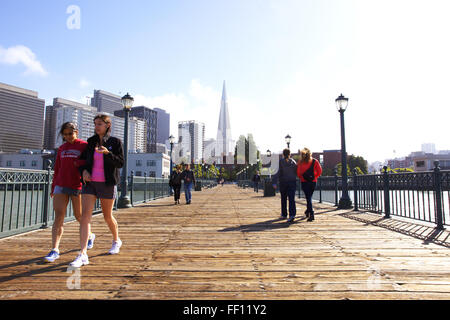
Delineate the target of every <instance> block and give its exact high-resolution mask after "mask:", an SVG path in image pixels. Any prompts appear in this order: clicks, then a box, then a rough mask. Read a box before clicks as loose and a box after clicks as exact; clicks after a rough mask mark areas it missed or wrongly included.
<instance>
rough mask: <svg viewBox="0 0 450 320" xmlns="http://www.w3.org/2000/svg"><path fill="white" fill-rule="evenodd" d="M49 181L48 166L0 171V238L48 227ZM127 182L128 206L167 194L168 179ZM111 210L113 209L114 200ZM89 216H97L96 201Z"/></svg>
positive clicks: (208, 182) (211, 183) (69, 210)
mask: <svg viewBox="0 0 450 320" xmlns="http://www.w3.org/2000/svg"><path fill="white" fill-rule="evenodd" d="M52 180H53V171H52V170H51V167H50V166H49V167H48V169H47V170H23V169H15V168H11V169H10V168H0V238H4V237H8V236H12V235H15V234H20V233H23V232H27V231H31V230H36V229H39V228H46V227H50V226H52V224H53V221H54V220H55V211H54V209H53V201H52V198H51V196H50V191H51V185H52ZM198 182H199V183H200V185H201V186H202V187H203V188H211V187H213V186H216V185H217V183H216V182H215V181H213V180H206V179H199V180H198ZM128 183H129V188H128V196H129V197H130V200H131V203H132V205H135V204H139V203H144V202H148V201H151V200H154V199H158V198H162V197H167V196H169V195H171V190H170V187H169V180H168V179H161V178H151V177H146V176H144V177H136V176H133V175H131V176H129V177H128ZM118 187H119V192H120V186H118ZM119 194H120V193H119ZM113 209H114V210H117V198H116V201H115V203H114V208H113ZM93 213H94V214H98V213H101V205H100V200H98V199H97V201H96V204H95V207H94V212H93ZM72 220H75V216H74V214H73V211H72V205H71V203H69V205H68V207H67V210H66V216H65V219H64V221H66V222H68V221H72Z"/></svg>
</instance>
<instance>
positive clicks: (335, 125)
mask: <svg viewBox="0 0 450 320" xmlns="http://www.w3.org/2000/svg"><path fill="white" fill-rule="evenodd" d="M70 5H76V6H78V7H79V8H80V13H81V15H80V29H75V30H70V29H68V27H67V25H66V22H67V20H68V19H69V17H70V16H71V14H68V13H66V10H67V8H68V7H69V6H70ZM0 6H1V10H0V82H4V83H8V84H12V85H16V86H19V87H23V88H27V89H31V90H35V91H38V92H39V96H40V97H41V98H44V99H45V100H46V103H47V104H51V101H52V99H53V98H54V97H63V98H67V99H73V100H77V101H80V102H85V101H86V98H85V97H86V96H87V95H92V93H93V89H94V88H95V89H103V90H107V91H110V92H113V93H116V94H119V93H120V94H124V93H125V92H127V91H129V92H130V94H132V95H133V96H135V98H136V103H137V104H145V105H148V106H149V107H161V108H163V109H167V110H168V111H169V112H170V113H171V122H172V123H171V127H172V128H171V129H172V133H174V134H175V135H177V130H176V123H177V121H181V120H191V119H195V120H199V121H203V122H205V124H206V135H207V137H208V138H209V137H211V138H215V135H216V130H217V122H218V114H219V108H220V95H221V90H222V82H223V81H224V80H225V81H226V84H227V92H228V98H229V108H230V116H231V118H232V121H231V127H232V128H231V129H232V132H233V136H234V138H235V139H237V138H238V137H239V135H240V134H247V133H253V135H254V137H255V140H256V143H257V145H258V146H259V148H260V149H261V150H266V149H267V148H269V149H271V150H275V151H280V150H281V149H282V148H283V147H284V136H285V135H286V134H287V133H289V134H290V135H291V136H292V137H293V141H292V143H291V146H292V147H293V149H294V150H296V149H298V148H303V147H304V146H308V147H310V148H311V149H313V150H315V151H320V150H323V149H339V148H340V138H339V117H338V113H337V111H336V109H335V106H334V99H335V98H336V97H337V96H338V95H339V94H340V93H341V92H342V93H343V94H344V95H346V96H348V97H349V98H350V104H349V108H348V111H347V112H346V127H347V149H348V152H349V153H354V154H357V155H362V156H363V157H365V158H366V159H368V160H369V161H375V160H384V159H386V158H390V157H393V156H404V155H407V154H409V152H411V151H416V150H419V149H420V145H421V144H422V143H425V142H435V143H436V147H437V148H438V149H450V145H449V143H448V133H447V130H446V129H445V126H446V125H447V121H446V119H448V117H447V116H448V115H449V113H448V111H447V110H448V106H447V104H448V98H447V95H446V91H448V80H447V74H448V71H450V63H449V62H448V56H449V53H450V49H449V45H448V44H447V42H448V41H446V40H445V39H446V38H447V31H448V30H450V29H449V27H450V24H449V23H448V22H447V19H446V12H447V13H448V12H449V5H448V4H447V2H446V1H439V0H431V1H427V2H424V1H414V0H411V1H404V0H395V1H385V0H381V1H369V0H358V1H356V0H354V1H353V0H308V1H306V0H305V1H303V0H276V1H275V0H273V1H271V0H260V1H256V0H246V1H235V0H232V1H215V0H213V1H211V0H210V1H196V0H192V1H148V0H147V1H136V0H131V1H126V2H125V1H111V0H109V1H103V0H97V1H51V0H44V1H22V0H15V1H11V0H2V2H1V5H0ZM14 59H16V60H14ZM446 117H447V118H446ZM394 150H395V152H394Z"/></svg>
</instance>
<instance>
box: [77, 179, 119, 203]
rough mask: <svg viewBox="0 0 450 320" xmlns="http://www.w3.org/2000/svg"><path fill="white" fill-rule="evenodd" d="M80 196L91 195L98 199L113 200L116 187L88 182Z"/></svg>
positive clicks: (115, 194) (115, 195)
mask: <svg viewBox="0 0 450 320" xmlns="http://www.w3.org/2000/svg"><path fill="white" fill-rule="evenodd" d="M81 194H92V195H94V196H96V197H97V198H100V199H115V198H116V197H117V186H115V185H113V186H108V185H106V184H105V183H104V182H96V181H89V182H87V183H86V184H85V185H83V189H82V190H81Z"/></svg>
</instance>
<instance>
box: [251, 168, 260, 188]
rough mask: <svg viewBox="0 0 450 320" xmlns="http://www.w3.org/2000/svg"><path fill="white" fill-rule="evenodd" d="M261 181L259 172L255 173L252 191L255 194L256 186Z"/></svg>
mask: <svg viewBox="0 0 450 320" xmlns="http://www.w3.org/2000/svg"><path fill="white" fill-rule="evenodd" d="M260 181H261V176H260V175H259V172H258V171H256V173H255V175H254V176H253V189H254V191H255V192H258V189H259V188H258V185H259V182H260Z"/></svg>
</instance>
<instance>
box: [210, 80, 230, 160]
mask: <svg viewBox="0 0 450 320" xmlns="http://www.w3.org/2000/svg"><path fill="white" fill-rule="evenodd" d="M233 152H234V142H233V139H232V137H231V126H230V116H229V112H228V98H227V91H226V88H225V81H224V82H223V89H222V100H221V105H220V115H219V125H218V128H217V144H216V150H215V155H216V157H219V158H218V163H223V158H224V157H225V156H229V155H230V153H233Z"/></svg>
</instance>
